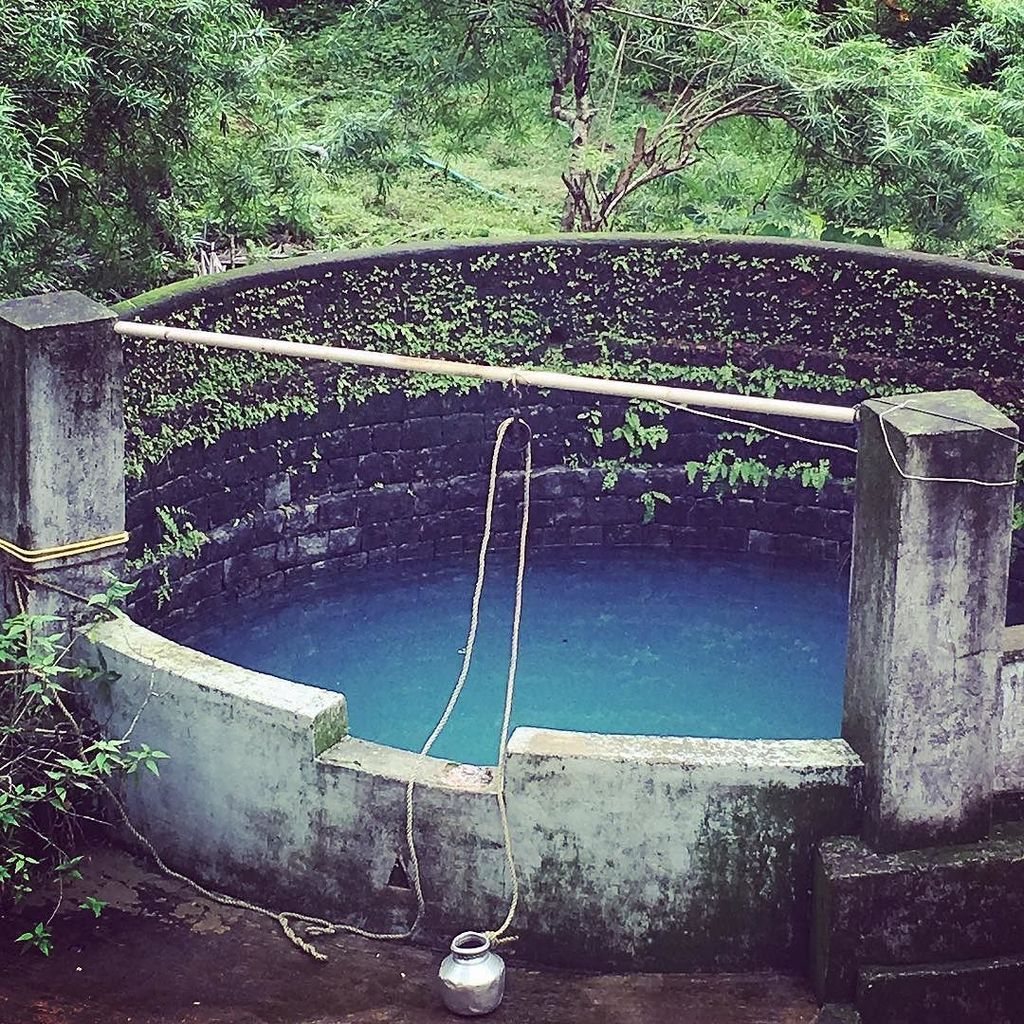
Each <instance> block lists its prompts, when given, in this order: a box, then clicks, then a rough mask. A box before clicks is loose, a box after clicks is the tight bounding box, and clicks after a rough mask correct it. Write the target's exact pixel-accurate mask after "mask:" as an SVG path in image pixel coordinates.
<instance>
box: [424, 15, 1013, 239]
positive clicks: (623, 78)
mask: <svg viewBox="0 0 1024 1024" xmlns="http://www.w3.org/2000/svg"><path fill="white" fill-rule="evenodd" d="M992 7H993V8H994V7H996V5H992ZM445 11H448V14H447V20H446V21H445V24H446V29H445V30H444V32H442V33H441V35H442V36H443V35H445V34H448V35H451V34H454V36H456V37H457V38H458V39H459V40H460V43H459V47H458V55H459V59H460V60H461V61H462V63H463V66H464V68H465V69H466V71H467V78H468V80H469V81H475V82H476V83H477V84H479V83H480V82H481V81H483V82H484V83H485V85H486V88H487V93H488V95H491V94H493V93H495V92H500V85H499V82H500V77H499V76H502V75H507V73H508V66H509V63H510V59H512V60H514V59H515V57H516V56H521V55H522V54H523V53H524V52H525V48H526V44H525V43H524V41H523V33H524V31H529V32H532V33H534V34H536V35H537V36H538V37H539V38H540V39H541V40H542V41H543V44H544V48H545V52H546V55H547V59H548V64H549V69H550V79H549V89H550V109H551V115H552V117H553V118H554V120H555V121H556V122H558V123H560V124H562V125H564V126H565V127H566V128H567V129H568V130H569V143H568V151H569V152H568V156H567V160H566V169H565V173H564V182H565V187H566V199H565V205H564V209H563V214H562V221H561V222H562V227H563V229H565V230H573V229H576V230H583V231H596V230H605V229H607V228H609V227H611V226H613V225H614V223H615V221H616V218H617V217H618V216H619V215H620V214H621V212H622V210H623V208H624V207H625V206H626V204H627V203H628V202H629V201H630V200H631V199H632V198H633V197H634V196H635V195H636V193H637V192H638V191H640V190H641V189H644V188H645V187H647V186H649V185H651V184H653V183H655V182H658V181H662V180H664V179H666V178H668V177H670V176H672V175H677V174H679V173H681V172H689V173H699V171H700V167H701V164H702V163H704V162H706V160H707V158H708V157H709V156H711V155H713V154H714V152H715V150H716V146H718V145H720V143H721V140H722V139H723V138H724V137H725V134H726V130H727V129H728V128H729V126H731V125H734V124H736V123H737V122H741V121H746V122H755V123H760V124H762V125H766V126H768V130H769V131H771V132H772V133H773V136H774V137H775V138H776V139H778V137H779V136H780V134H781V135H782V136H783V137H784V138H785V139H786V140H787V145H788V146H789V148H790V150H791V152H792V154H793V160H792V161H791V164H790V168H791V171H790V174H789V176H788V178H785V179H780V181H779V182H778V185H777V187H778V188H779V189H781V190H788V191H789V193H790V194H791V195H792V196H794V197H798V198H800V199H801V200H802V201H804V202H807V203H811V204H813V205H814V206H815V207H816V208H817V209H818V210H819V211H820V213H821V214H822V216H823V217H825V218H826V219H827V220H829V221H831V222H834V223H835V224H836V225H838V226H867V225H870V226H872V227H877V228H882V229H896V230H902V231H907V232H909V233H911V234H912V236H913V237H914V239H915V241H917V242H918V243H919V244H926V245H943V244H946V243H948V242H949V241H950V240H955V239H957V238H961V237H964V236H965V235H969V234H971V233H972V232H975V231H977V230H978V227H979V223H978V222H979V218H980V217H981V216H982V215H983V205H984V200H985V198H986V197H987V196H989V195H990V194H991V193H992V192H993V190H994V189H995V188H996V187H997V186H998V184H999V182H1000V179H1001V176H1002V175H1003V174H1004V173H1005V172H1006V170H1007V169H1008V168H1010V167H1012V166H1015V161H1016V152H1015V139H1014V133H1015V132H1016V128H1015V127H1014V125H1015V119H1017V118H1018V114H1017V101H1016V100H1015V99H1013V98H1012V97H1010V96H1009V95H1008V94H1007V93H1006V92H1005V91H1000V90H997V89H992V88H986V87H982V86H981V85H977V84H974V83H972V81H970V80H969V77H968V74H969V71H970V69H971V67H972V62H973V60H974V59H975V53H976V50H975V47H974V45H973V43H972V40H971V39H967V38H965V37H964V36H963V34H962V33H961V32H959V30H958V29H957V28H956V27H954V28H951V29H949V30H948V31H945V32H942V33H940V34H938V35H937V36H936V37H935V38H934V39H933V40H931V41H929V42H927V43H925V44H923V45H920V46H915V47H905V46H898V45H895V44H894V43H892V42H890V41H887V40H884V39H882V38H880V37H879V36H878V35H877V34H876V29H875V22H876V16H875V5H874V3H873V2H869V0H853V2H852V3H850V4H848V5H845V6H843V7H841V8H840V9H836V10H831V11H828V12H825V13H822V12H819V10H818V9H817V5H816V4H814V3H812V2H811V0H684V2H679V0H617V2H613V3H607V2H603V0H490V2H489V3H484V4H473V5H469V4H468V3H467V4H459V3H456V4H454V5H450V4H444V5H440V6H435V7H434V8H433V10H432V13H433V17H435V18H436V19H437V20H438V23H440V22H441V21H442V19H445V17H446V16H445ZM453 19H454V24H453ZM991 20H992V18H991V17H990V18H989V21H990V22H991ZM440 44H441V39H440V38H439V39H438V45H439V46H440ZM488 53H489V54H492V55H494V56H495V58H496V59H495V60H494V66H493V67H492V68H490V69H488V70H486V71H484V73H483V74H482V75H481V73H480V69H481V68H486V63H487V62H486V56H487V54H488ZM450 78H451V76H450V75H449V79H450ZM466 87H467V85H466V82H462V83H460V84H459V88H460V89H461V90H462V91H463V92H465V91H466ZM450 93H451V89H450V83H448V82H446V83H441V84H440V86H436V85H435V88H433V89H432V90H430V91H429V95H430V98H431V100H432V101H433V100H434V99H435V98H436V97H437V96H438V95H440V94H444V95H446V96H450ZM449 102H450V100H449ZM479 106H480V104H479V103H478V104H476V108H477V109H476V110H475V116H478V115H479V111H478V108H479ZM622 107H626V108H627V109H626V110H624V111H623V110H621V109H620V108H622ZM624 126H625V127H626V131H625V132H624V130H623V128H624Z"/></svg>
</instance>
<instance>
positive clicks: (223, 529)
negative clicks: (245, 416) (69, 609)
mask: <svg viewBox="0 0 1024 1024" xmlns="http://www.w3.org/2000/svg"><path fill="white" fill-rule="evenodd" d="M591 407H592V406H591V405H590V404H589V403H588V404H584V403H582V402H580V401H578V400H574V398H573V397H572V396H561V395H547V396H544V398H543V399H542V400H540V401H530V402H527V403H525V404H524V405H523V406H522V408H521V413H522V415H523V417H524V418H525V419H526V420H527V421H528V422H529V423H530V424H531V426H532V429H533V431H534V441H533V444H534V466H535V475H534V478H533V486H532V500H531V510H530V535H529V537H530V543H531V545H532V546H534V547H554V546H644V547H665V548H674V549H691V550H716V551H725V552H746V551H751V552H755V553H757V554H762V555H779V556H784V557H791V558H793V557H798V558H801V559H804V560H810V561H815V562H829V563H832V564H834V565H835V566H836V569H837V571H842V570H843V569H844V568H845V562H846V560H847V559H848V556H849V539H850V531H851V521H852V511H851V510H852V494H851V492H850V491H849V490H848V489H847V488H846V487H844V486H842V485H840V484H838V483H830V484H828V485H827V486H826V487H825V489H824V490H822V491H820V492H818V491H815V490H813V489H811V488H805V487H802V486H799V484H797V483H796V482H793V481H786V482H784V483H778V484H776V485H775V486H774V487H773V488H772V490H771V492H770V493H769V492H766V491H764V490H761V489H757V488H747V489H744V490H742V491H740V492H738V493H735V494H732V493H729V494H723V493H714V492H709V493H704V492H703V491H702V489H701V488H700V487H699V486H697V485H694V484H690V483H689V482H688V480H687V475H686V473H685V471H684V470H683V468H682V465H683V463H684V462H685V461H686V460H688V459H693V458H702V457H704V456H705V455H706V454H707V453H708V452H709V451H711V450H713V449H714V448H715V447H716V446H717V444H718V441H717V436H716V431H715V430H714V429H712V428H708V427H707V426H705V423H704V421H702V420H697V419H695V418H694V417H692V416H687V415H686V414H685V413H676V414H673V415H672V416H671V417H670V418H669V419H668V420H667V421H666V422H667V424H668V426H669V432H670V440H669V441H668V442H667V443H666V444H665V445H664V446H663V448H661V449H659V450H658V455H659V456H661V458H660V460H659V462H658V463H655V464H653V465H650V466H645V467H638V468H636V469H628V470H626V471H624V472H623V473H622V474H621V476H620V478H619V480H618V483H617V484H616V486H615V488H614V489H613V490H610V491H609V490H605V489H604V487H603V482H602V481H603V476H604V474H603V472H602V471H601V470H600V469H596V468H577V469H574V468H570V467H569V466H566V465H565V458H566V454H567V453H569V452H580V451H583V452H585V453H587V452H588V451H589V449H590V448H592V446H593V442H592V440H591V438H590V437H589V435H588V434H587V433H586V431H585V429H584V428H583V425H582V423H581V422H580V420H579V419H578V416H579V414H580V413H581V412H582V411H583V410H584V409H587V408H591ZM602 408H603V409H605V410H606V415H607V417H608V418H609V420H610V421H612V422H615V421H616V417H617V421H618V422H621V418H622V413H623V410H624V409H625V405H624V404H622V403H615V402H606V403H603V404H602ZM508 413H509V397H508V395H507V394H505V393H504V391H503V390H502V389H501V388H500V387H495V386H489V387H488V388H486V389H485V390H482V391H473V392H470V393H469V394H455V393H452V394H449V395H440V394H437V393H435V394H429V395H426V396H424V397H422V398H406V397H405V396H404V395H402V394H400V393H392V394H390V395H384V396H380V397H378V398H374V399H370V400H369V401H368V402H366V403H364V404H363V405H361V406H359V407H358V408H356V409H355V410H353V411H352V413H351V414H348V415H345V414H342V413H341V412H340V411H338V410H337V408H336V407H335V408H334V409H330V408H325V409H323V410H322V411H321V412H320V413H319V414H317V415H315V416H303V415H295V416H291V417H289V418H288V419H286V420H283V421H274V422H272V423H268V424H265V425H264V426H261V427H259V428H257V429H256V430H255V431H250V432H239V433H237V434H233V435H228V436H225V437H224V438H222V439H221V440H220V441H219V442H217V443H216V444H214V445H213V446H211V447H209V448H203V447H202V446H201V445H192V446H190V447H189V448H186V449H182V450H180V451H179V452H176V453H175V454H174V455H173V456H172V457H171V458H169V459H167V460H166V462H164V463H162V464H161V465H159V466H156V467H153V468H152V469H150V470H149V471H148V472H147V474H146V476H145V478H144V480H143V481H142V484H141V486H136V487H135V488H134V489H133V491H132V493H131V496H130V498H129V502H128V528H129V530H130V531H131V534H132V551H131V552H130V554H132V555H134V556H135V557H137V556H138V555H139V554H140V553H141V552H142V550H143V548H144V547H145V546H146V545H147V544H148V545H150V546H151V547H155V546H156V545H157V544H158V542H159V522H158V520H157V518H156V516H155V514H154V509H155V507H157V506H164V507H180V508H183V509H184V510H185V511H186V512H187V514H188V517H189V520H190V521H191V522H192V523H193V524H194V525H195V527H196V528H198V529H200V530H202V531H203V532H204V533H206V534H207V535H208V537H209V540H208V541H207V543H206V544H204V545H203V546H202V547H201V548H200V550H199V552H198V555H197V557H195V558H194V559H190V558H183V557H174V558H172V559H171V560H170V561H169V562H168V563H167V565H166V571H167V578H168V580H169V581H170V583H171V588H170V597H169V599H168V600H166V601H165V602H162V603H161V602H160V601H159V599H158V597H157V595H156V591H157V588H158V586H159V582H160V569H159V568H158V567H156V566H153V567H150V568H148V569H146V570H145V571H144V572H143V573H142V582H143V585H142V586H141V587H140V590H139V597H138V598H137V600H136V603H135V606H134V608H133V615H134V616H135V618H136V619H137V620H138V621H141V622H144V623H147V624H161V625H165V626H166V625H172V624H174V623H177V622H180V621H181V620H182V619H184V618H186V617H193V618H195V619H196V620H197V621H202V619H203V617H204V613H205V612H206V611H207V610H208V609H212V608H214V607H218V606H220V605H221V604H223V602H224V601H225V600H245V599H251V598H256V597H260V596H265V595H268V594H271V593H276V592H278V591H281V590H282V589H286V588H292V587H297V586H302V585H305V584H310V583H314V582H315V581H317V580H318V579H322V578H324V577H325V576H327V575H330V574H333V573H337V572H343V571H349V570H357V569H361V568H363V567H366V566H372V565H376V564H381V563H385V562H395V561H403V560H409V559H431V558H438V559H450V558H457V557H459V556H462V555H468V554H471V553H474V552H475V551H476V550H477V548H478V545H479V542H480V536H481V533H482V529H483V505H484V499H485V496H486V491H487V467H488V465H489V463H490V458H491V449H492V445H493V441H494V436H495V432H496V429H497V425H498V423H499V422H500V421H501V419H503V418H504V417H505V416H507V415H508ZM817 431H818V435H819V436H832V437H836V438H845V439H846V440H847V441H849V440H851V435H852V434H853V431H852V430H851V429H850V428H847V427H842V426H832V427H830V426H827V425H817ZM785 448H786V445H785V444H784V443H782V442H780V445H779V449H780V454H784V451H785ZM662 451H664V455H662ZM314 452H316V453H317V455H316V457H314V456H313V453H314ZM850 463H851V464H850V465H849V466H848V472H852V456H851V457H850ZM502 464H503V466H505V467H506V469H505V472H504V474H503V477H502V483H501V489H500V490H499V493H498V499H499V500H498V507H497V509H496V518H495V530H496V532H495V534H494V546H495V547H496V548H499V549H500V548H508V547H512V546H513V545H514V544H515V542H516V534H515V532H514V531H515V530H516V528H517V525H518V517H519V510H518V501H519V496H520V494H521V489H522V483H521V474H520V473H519V472H516V471H515V470H514V469H513V468H512V467H514V466H521V465H522V457H521V455H519V454H518V453H516V452H515V450H514V447H513V445H512V444H511V442H507V443H506V448H505V452H504V455H503V462H502ZM652 489H653V490H657V491H660V492H661V493H663V494H665V495H667V496H668V497H670V498H671V502H670V503H663V502H660V501H659V502H658V503H657V507H656V509H655V518H654V520H653V522H650V523H644V522H643V518H644V509H643V506H642V504H641V501H640V495H641V494H642V493H643V492H645V491H649V490H652Z"/></svg>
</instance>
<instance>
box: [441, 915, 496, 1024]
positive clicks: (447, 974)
mask: <svg viewBox="0 0 1024 1024" xmlns="http://www.w3.org/2000/svg"><path fill="white" fill-rule="evenodd" d="M451 950H452V952H451V956H446V957H445V958H444V960H443V962H442V963H441V969H440V970H439V971H438V972H437V977H438V980H439V981H440V983H441V998H442V999H444V1005H445V1006H447V1007H448V1009H449V1010H451V1012H452V1013H458V1014H460V1015H461V1016H463V1017H480V1016H482V1015H483V1014H485V1013H490V1012H491V1011H492V1010H496V1009H497V1008H498V1007H499V1006H500V1005H501V997H502V996H503V995H504V994H505V961H504V960H502V959H501V957H500V956H498V954H497V953H492V952H491V941H490V939H488V938H487V936H486V935H483V934H481V933H480V932H461V933H460V934H459V935H456V936H455V938H454V939H452V945H451Z"/></svg>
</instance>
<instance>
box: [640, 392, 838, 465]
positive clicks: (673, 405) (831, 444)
mask: <svg viewBox="0 0 1024 1024" xmlns="http://www.w3.org/2000/svg"><path fill="white" fill-rule="evenodd" d="M659 404H661V405H664V406H667V407H668V408H669V409H678V410H679V411H680V412H688V413H690V414H691V415H692V416H703V417H704V418H705V419H709V420H721V421H722V422H723V423H734V424H736V425H737V426H740V427H751V428H752V429H754V430H759V431H761V432H762V433H764V434H774V435H775V436H776V437H785V438H788V439H789V440H790V441H804V442H806V443H807V444H816V445H819V446H820V447H822V448H838V449H839V450H840V451H843V452H852V453H853V454H854V455H856V454H857V449H856V448H854V447H853V445H849V444H841V443H840V442H838V441H822V440H821V438H817V437H805V436H804V435H803V434H791V433H789V432H788V431H785V430H778V429H776V428H775V427H766V426H764V425H763V424H761V423H755V422H754V421H753V420H741V419H737V418H736V417H735V416H722V415H721V414H719V413H716V412H706V411H705V410H703V409H694V408H693V406H691V405H680V404H678V403H677V402H661V403H659Z"/></svg>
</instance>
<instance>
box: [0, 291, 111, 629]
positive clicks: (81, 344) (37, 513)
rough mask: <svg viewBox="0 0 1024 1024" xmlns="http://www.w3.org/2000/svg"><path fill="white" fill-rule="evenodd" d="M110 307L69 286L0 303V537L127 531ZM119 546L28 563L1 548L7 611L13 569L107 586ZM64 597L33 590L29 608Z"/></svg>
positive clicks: (51, 609) (41, 539) (28, 546)
mask: <svg viewBox="0 0 1024 1024" xmlns="http://www.w3.org/2000/svg"><path fill="white" fill-rule="evenodd" d="M114 319H115V314H114V313H113V312H111V311H110V310H109V309H107V308H106V307H104V306H101V305H99V303H96V302H93V301H92V300H91V299H89V298H87V297H86V296H85V295H82V294H80V293H78V292H62V293H59V294H55V295H40V296H33V297H31V298H26V299H13V300H11V301H9V302H5V303H2V304H0V537H2V538H3V539H4V540H7V541H9V542H10V543H12V544H14V545H17V547H19V548H21V549H25V550H27V551H38V550H40V549H45V548H54V547H59V546H62V545H66V544H69V543H72V542H75V541H82V540H92V539H95V538H98V537H106V536H110V535H113V534H117V533H120V532H122V531H123V530H124V418H123V404H122V403H123V380H122V362H121V343H120V340H119V339H118V337H117V336H116V335H115V334H114V331H113V321H114ZM122 565H123V548H122V547H115V548H108V549H106V550H103V551H100V552H96V553H93V554H89V555H83V556H76V557H71V558H59V559H55V560H52V561H46V562H42V563H39V564H37V565H29V564H26V563H25V562H23V561H21V560H19V559H18V558H16V557H14V556H13V555H11V554H9V553H4V552H0V579H2V590H0V603H2V605H3V609H2V610H3V611H4V612H5V613H11V612H13V611H14V610H15V609H16V601H15V599H14V590H13V578H14V575H15V573H16V572H18V571H22V572H30V573H32V574H33V575H35V576H37V577H38V578H41V579H45V580H47V581H49V582H52V583H55V584H57V585H58V586H61V587H63V588H65V589H68V590H72V591H75V592H77V593H81V594H93V593H96V592H98V591H101V590H104V589H106V583H105V581H104V576H103V570H104V569H107V570H110V571H112V572H115V573H117V572H119V571H120V570H121V568H122ZM72 608H73V602H70V601H69V599H67V598H65V597H62V596H61V595H60V594H58V593H57V592H55V591H49V590H45V589H43V588H38V587H37V588H34V589H33V590H32V593H31V597H30V609H31V610H32V611H33V612H37V613H41V614H47V613H57V614H63V613H68V612H70V611H72Z"/></svg>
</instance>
